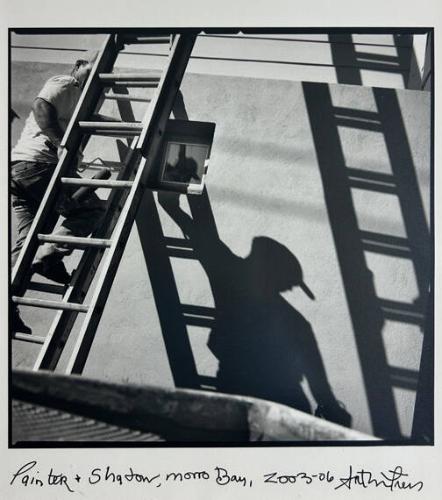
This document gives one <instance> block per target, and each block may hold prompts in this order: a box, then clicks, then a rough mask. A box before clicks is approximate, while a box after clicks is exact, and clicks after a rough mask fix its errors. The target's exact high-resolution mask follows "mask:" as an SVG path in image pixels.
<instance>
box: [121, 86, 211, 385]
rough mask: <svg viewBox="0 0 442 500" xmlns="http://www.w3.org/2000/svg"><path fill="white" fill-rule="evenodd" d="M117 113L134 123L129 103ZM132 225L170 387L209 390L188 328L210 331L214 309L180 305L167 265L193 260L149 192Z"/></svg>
mask: <svg viewBox="0 0 442 500" xmlns="http://www.w3.org/2000/svg"><path fill="white" fill-rule="evenodd" d="M119 92H120V93H121V94H123V93H127V89H124V88H123V87H122V88H119ZM118 109H119V112H120V115H121V118H122V119H124V120H134V119H135V116H134V113H133V110H132V107H131V104H130V103H129V102H123V101H120V102H118ZM117 146H118V150H119V155H120V157H121V158H124V157H125V156H126V155H127V148H128V146H126V145H125V144H124V143H123V142H122V141H117ZM194 198H195V197H194V196H192V195H190V196H188V200H189V205H190V206H191V207H193V215H197V211H198V210H199V208H196V207H199V206H200V204H197V205H195V203H194V202H193V200H194ZM198 198H199V199H200V201H202V202H203V204H204V209H203V210H204V212H205V215H204V222H205V224H206V223H207V221H208V217H209V219H210V222H211V224H212V225H213V227H214V228H215V229H214V230H215V231H216V225H215V220H214V218H213V215H212V212H211V209H210V202H209V200H208V196H207V192H206V190H204V193H203V195H201V196H198ZM136 225H137V230H138V234H139V237H140V242H141V246H142V250H143V254H144V257H145V263H146V266H147V270H148V273H149V279H150V282H151V286H152V291H153V296H154V300H155V305H156V308H157V313H158V319H159V322H160V325H161V331H162V334H163V340H164V344H165V348H166V353H167V357H168V360H169V366H170V370H171V374H172V379H173V381H174V384H175V386H176V387H181V388H192V389H205V390H210V389H212V388H213V386H214V381H215V378H212V377H208V376H203V375H199V374H198V371H197V367H196V363H195V358H194V355H193V351H192V346H191V344H190V340H189V332H188V327H189V326H198V327H204V328H211V327H212V326H213V325H214V321H215V320H214V316H215V309H214V308H210V307H203V306H197V305H191V304H182V303H181V300H180V297H179V293H178V287H177V283H176V280H175V276H174V272H173V267H172V262H171V259H173V258H185V259H195V256H194V252H193V248H192V246H191V244H190V242H189V240H188V239H185V238H172V237H167V236H165V235H164V232H163V228H162V224H161V220H160V216H159V213H158V208H157V204H156V203H155V199H154V195H153V192H152V191H151V190H149V189H146V191H145V193H144V196H143V199H142V200H141V203H140V207H139V210H138V214H137V217H136Z"/></svg>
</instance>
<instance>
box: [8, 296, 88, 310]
mask: <svg viewBox="0 0 442 500" xmlns="http://www.w3.org/2000/svg"><path fill="white" fill-rule="evenodd" d="M12 302H14V304H18V305H21V306H31V307H41V308H43V309H58V310H63V311H77V312H83V313H86V312H87V311H88V309H89V307H88V306H87V305H85V304H74V303H72V302H60V301H57V300H44V299H30V298H27V297H15V296H14V297H12Z"/></svg>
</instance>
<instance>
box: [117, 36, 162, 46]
mask: <svg viewBox="0 0 442 500" xmlns="http://www.w3.org/2000/svg"><path fill="white" fill-rule="evenodd" d="M121 41H122V42H123V43H125V44H138V43H139V44H142V43H170V36H136V35H124V36H123V37H122V39H121Z"/></svg>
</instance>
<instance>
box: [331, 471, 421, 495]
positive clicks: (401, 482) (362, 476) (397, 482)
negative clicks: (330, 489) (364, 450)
mask: <svg viewBox="0 0 442 500" xmlns="http://www.w3.org/2000/svg"><path fill="white" fill-rule="evenodd" d="M406 478H408V474H406V473H405V472H404V470H403V468H402V467H401V466H400V465H397V466H396V467H394V468H393V469H389V470H388V471H387V472H381V473H380V476H375V475H374V474H373V473H372V472H371V471H369V470H365V469H363V468H362V469H360V470H356V471H354V470H353V466H352V465H350V466H349V469H348V474H347V475H346V476H344V477H340V478H337V481H338V482H339V484H338V485H337V486H335V490H338V489H339V488H347V489H349V490H351V489H352V487H354V486H360V487H362V488H369V487H375V488H385V489H387V490H390V491H394V490H414V489H415V490H416V491H421V490H422V488H423V487H424V483H423V482H422V481H416V482H412V481H409V480H407V479H406Z"/></svg>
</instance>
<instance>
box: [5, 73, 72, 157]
mask: <svg viewBox="0 0 442 500" xmlns="http://www.w3.org/2000/svg"><path fill="white" fill-rule="evenodd" d="M80 95H81V88H80V86H79V84H78V81H77V80H76V79H75V78H74V77H72V76H67V75H58V76H54V77H52V78H50V79H49V80H48V81H47V82H46V83H45V85H44V87H43V88H42V89H41V91H40V93H39V94H38V96H37V97H40V98H41V99H44V100H45V101H46V102H48V103H49V104H52V106H53V107H54V108H55V110H56V112H57V119H58V123H59V124H60V128H61V129H62V131H63V132H64V131H65V130H66V128H67V126H68V124H69V120H70V119H71V116H72V114H73V112H74V110H75V106H76V105H77V102H78V99H79V98H80ZM11 159H12V161H35V162H44V163H57V161H58V157H57V147H56V146H55V145H53V144H52V143H51V141H50V139H49V137H48V136H47V135H46V134H44V133H43V131H42V130H41V128H40V127H39V126H38V124H37V122H36V121H35V117H34V113H33V112H32V111H31V112H30V114H29V116H28V118H27V119H26V123H25V126H24V129H23V132H22V133H21V136H20V139H19V140H18V142H17V144H16V146H15V147H14V148H13V150H12V152H11Z"/></svg>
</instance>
